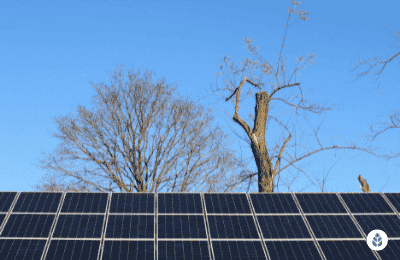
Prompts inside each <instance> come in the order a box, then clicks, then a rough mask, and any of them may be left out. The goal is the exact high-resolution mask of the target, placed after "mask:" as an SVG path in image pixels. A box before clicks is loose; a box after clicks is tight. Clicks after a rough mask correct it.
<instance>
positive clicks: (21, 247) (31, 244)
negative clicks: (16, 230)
mask: <svg viewBox="0 0 400 260" xmlns="http://www.w3.org/2000/svg"><path fill="white" fill-rule="evenodd" d="M45 245H46V240H44V239H4V238H0V256H2V258H1V259H2V260H11V259H13V260H14V259H17V258H16V257H17V256H19V258H18V259H27V256H29V257H30V259H32V260H41V257H42V254H43V251H44V248H45ZM14 252H16V254H13V253H14ZM5 256H7V257H5ZM21 257H22V258H21Z"/></svg>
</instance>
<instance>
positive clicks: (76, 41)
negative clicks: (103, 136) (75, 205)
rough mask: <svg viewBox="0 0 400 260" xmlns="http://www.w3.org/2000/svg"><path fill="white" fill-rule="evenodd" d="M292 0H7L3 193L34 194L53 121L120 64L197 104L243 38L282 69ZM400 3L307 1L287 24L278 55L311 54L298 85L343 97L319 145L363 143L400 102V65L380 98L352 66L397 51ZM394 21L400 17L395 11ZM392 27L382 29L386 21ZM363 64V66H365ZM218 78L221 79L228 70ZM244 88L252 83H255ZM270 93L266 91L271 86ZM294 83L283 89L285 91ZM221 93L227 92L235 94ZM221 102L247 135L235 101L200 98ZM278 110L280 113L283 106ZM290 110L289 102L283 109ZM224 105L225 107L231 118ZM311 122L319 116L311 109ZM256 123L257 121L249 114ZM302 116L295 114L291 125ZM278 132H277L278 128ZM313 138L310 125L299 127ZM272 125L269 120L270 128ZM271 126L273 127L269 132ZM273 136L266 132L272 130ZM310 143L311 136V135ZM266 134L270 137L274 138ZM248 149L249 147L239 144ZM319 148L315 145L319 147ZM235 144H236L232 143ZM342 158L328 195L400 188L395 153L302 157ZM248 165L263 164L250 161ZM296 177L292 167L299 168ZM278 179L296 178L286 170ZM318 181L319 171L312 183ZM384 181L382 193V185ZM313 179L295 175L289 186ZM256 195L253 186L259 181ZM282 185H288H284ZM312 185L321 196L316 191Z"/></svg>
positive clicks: (393, 147)
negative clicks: (363, 185) (303, 14)
mask: <svg viewBox="0 0 400 260" xmlns="http://www.w3.org/2000/svg"><path fill="white" fill-rule="evenodd" d="M289 6H290V1H289V0H287V1H248V0H246V1H244V0H243V1H64V2H62V3H61V2H60V1H57V2H49V1H43V2H41V1H29V2H28V1H18V2H16V1H5V2H2V7H1V9H0V35H1V36H0V90H1V91H0V97H1V98H0V100H1V102H0V122H1V123H0V147H1V149H0V191H33V190H34V189H33V187H32V186H34V185H36V184H38V183H39V182H40V180H41V179H42V177H43V176H45V172H44V171H43V170H41V169H38V168H37V167H36V166H35V163H38V162H39V160H40V159H44V156H43V155H42V154H41V152H45V153H52V152H53V150H54V149H55V148H56V147H57V144H58V143H59V140H58V139H56V138H54V137H52V136H51V135H50V131H53V132H57V128H56V125H55V123H54V122H53V120H52V118H54V117H57V116H65V115H68V114H69V113H72V114H73V115H76V112H75V111H74V108H76V107H77V106H78V105H84V106H86V107H88V108H92V107H93V104H92V103H91V100H92V97H93V95H94V94H95V91H94V89H93V88H92V87H91V85H90V84H89V81H91V82H93V83H100V82H103V81H105V82H106V83H108V82H110V75H109V72H113V71H114V70H115V66H116V65H119V64H122V62H124V64H125V65H126V67H125V68H126V69H125V71H126V70H127V69H131V68H132V67H133V69H134V70H135V71H136V70H137V69H141V71H142V72H144V71H145V70H146V69H148V70H153V71H154V72H155V73H156V79H158V78H161V77H163V76H166V80H167V83H168V84H173V83H176V84H177V93H179V94H180V95H181V96H189V97H190V98H191V99H192V100H194V101H198V100H200V98H202V97H204V96H205V95H207V94H208V93H210V92H209V91H210V86H211V84H212V83H215V78H214V77H213V75H214V74H216V73H218V72H219V70H218V68H217V67H218V65H219V64H220V60H221V59H222V58H223V56H224V55H228V56H230V57H232V60H234V61H236V62H237V63H239V62H240V61H242V59H243V58H246V57H249V58H252V56H251V55H250V54H247V51H246V50H245V49H244V44H243V43H242V41H243V38H244V37H248V38H253V40H254V45H256V46H258V47H259V53H260V55H261V56H262V57H263V58H265V59H266V60H268V61H269V62H270V63H271V64H273V65H274V66H276V60H277V59H278V56H279V51H280V47H281V44H282V39H283V35H284V30H285V25H286V20H287V16H288V13H287V11H286V9H287V8H289ZM399 7H400V2H399V1H398V0H391V1H381V2H379V3H378V2H365V1H360V0H358V1H351V2H349V1H343V0H339V1H331V2H327V1H315V0H314V1H306V0H305V1H303V2H302V4H301V5H300V6H299V7H298V8H297V10H301V9H304V10H306V11H307V12H309V13H310V15H309V16H308V17H309V18H310V20H309V21H307V22H304V21H296V22H294V20H291V22H292V24H293V25H292V26H291V27H290V28H289V29H288V34H287V38H286V45H285V48H284V51H283V55H284V56H285V57H286V58H288V66H289V67H288V69H289V73H290V72H291V71H292V68H293V66H294V65H295V57H300V56H301V55H302V54H307V53H309V54H311V53H312V52H315V53H316V54H317V56H318V58H317V59H315V62H316V65H313V66H312V65H308V66H307V67H306V68H304V69H302V70H301V71H300V73H301V76H300V77H298V78H297V80H298V82H300V83H301V85H302V88H303V90H305V91H306V90H310V89H312V93H307V95H306V99H307V100H309V101H311V102H317V103H319V104H324V103H325V104H327V105H336V107H337V108H338V109H339V110H340V111H334V112H328V113H327V114H326V118H325V120H324V122H323V124H322V128H321V130H320V138H321V142H322V144H323V145H324V146H328V145H330V144H331V140H332V137H335V136H338V137H337V138H336V139H335V141H336V142H337V144H339V145H345V144H346V143H345V142H346V141H347V142H353V141H354V142H356V143H357V144H359V145H364V144H365V142H366V141H367V139H365V138H362V137H361V136H360V135H365V134H368V133H369V126H370V125H371V124H372V123H374V122H380V121H383V120H384V118H383V117H382V116H388V115H390V114H391V113H392V112H393V111H395V110H396V109H398V108H399V101H400V88H399V87H398V85H399V83H400V73H398V72H399V69H400V63H399V62H398V61H394V62H392V63H390V64H389V65H388V66H387V68H386V69H385V71H384V72H383V74H382V77H381V86H380V90H381V94H380V93H379V91H378V90H377V84H376V83H374V80H375V79H376V76H367V77H364V78H362V79H361V80H358V81H355V82H354V83H351V81H352V80H354V79H355V78H356V76H357V73H359V72H361V70H357V71H355V72H352V73H351V72H350V70H351V69H352V68H353V65H356V64H357V63H358V55H360V57H361V58H362V59H368V58H370V57H373V56H374V55H380V56H381V57H382V58H386V57H388V56H389V55H391V54H393V53H394V52H395V51H396V50H395V49H394V48H393V46H394V44H395V43H396V42H395V39H396V38H395V37H394V33H395V32H396V31H395V30H391V29H389V28H387V27H386V26H389V27H399V26H400V24H399V19H398V10H399ZM396 17H397V18H396ZM385 25H386V26H385ZM365 68H366V67H362V68H361V69H365ZM219 84H221V85H222V84H223V82H222V78H221V79H220V81H219ZM248 87H249V86H246V88H248ZM268 90H269V88H268ZM290 93H291V92H290V90H288V93H287V94H288V95H289V94H290ZM220 94H224V95H225V97H227V96H228V93H226V92H225V93H220ZM216 101H219V103H218V105H216V106H215V107H214V108H213V109H214V111H215V121H214V125H216V124H217V123H218V124H219V125H220V126H222V127H223V129H224V130H225V132H226V133H227V134H229V135H230V136H231V140H234V138H235V135H234V134H233V132H232V130H231V129H230V128H229V126H230V127H231V128H232V129H234V130H235V131H236V132H238V133H241V134H244V132H243V129H241V128H240V127H239V126H238V125H236V123H234V122H233V121H232V119H231V117H232V115H233V112H234V107H233V106H232V104H231V103H230V102H224V101H223V100H221V98H220V97H218V96H209V97H206V98H203V99H201V100H200V101H199V102H200V104H202V105H204V106H207V105H209V104H211V103H214V102H216ZM254 104H255V102H254V97H250V96H249V97H247V99H246V100H245V101H244V102H243V106H242V108H241V110H240V115H241V116H242V118H246V117H247V115H248V114H249V112H252V111H254ZM282 108H285V109H287V107H285V106H280V108H279V109H277V111H275V115H276V114H279V113H281V109H282ZM286 112H287V113H288V114H290V110H287V111H286ZM225 113H228V114H227V115H225ZM310 119H312V120H313V119H315V120H313V121H311V122H312V125H313V126H314V127H316V126H318V125H319V123H320V122H321V120H322V119H323V117H310ZM247 123H248V124H249V125H250V126H251V127H252V126H253V122H251V121H247ZM293 123H295V121H292V123H291V124H293ZM275 129H279V128H275ZM304 130H305V131H306V133H308V134H312V131H311V129H310V128H307V127H306V126H304ZM271 132H274V128H271ZM271 132H267V135H268V134H271ZM272 135H273V133H272V134H271V136H272ZM398 137H399V131H398V130H393V131H391V132H388V133H386V134H384V135H382V136H381V137H380V138H379V139H378V140H377V141H375V142H374V143H373V147H377V148H380V150H379V151H381V152H386V153H390V152H391V151H393V152H399V147H400V145H399V144H400V140H399V138H398ZM310 138H311V139H310V140H312V141H313V142H314V140H315V139H312V136H310ZM272 140H273V139H272V138H271V137H267V142H268V141H270V143H273V142H272ZM237 143H238V144H240V145H241V146H242V148H243V149H244V152H245V154H244V155H245V157H249V156H251V149H250V148H249V147H247V146H246V144H245V143H244V142H243V141H237ZM312 147H314V148H317V146H316V143H314V146H312ZM232 148H233V149H236V150H237V151H238V152H240V149H239V146H232ZM339 158H341V159H340V160H339V161H338V162H337V163H336V164H335V165H334V167H333V168H332V170H331V171H330V173H329V175H328V180H327V183H326V186H325V190H326V191H328V192H360V191H361V189H360V185H359V183H358V180H357V176H358V175H359V174H361V175H362V176H363V177H364V178H366V179H367V180H368V182H369V184H370V188H371V190H372V191H373V192H379V191H382V192H399V191H400V188H399V187H400V175H399V173H400V166H399V159H397V160H394V161H391V162H389V163H386V162H385V161H384V160H382V159H379V158H376V157H373V156H371V155H368V154H363V153H360V152H353V151H345V152H339V153H338V156H337V157H336V158H335V157H334V153H333V152H332V151H328V152H322V153H320V154H319V155H316V156H313V157H311V158H310V160H308V161H307V162H308V163H310V166H309V167H306V168H304V170H305V171H306V172H307V173H308V174H309V175H310V176H313V173H314V174H315V176H317V177H318V178H320V179H321V178H322V173H323V171H324V170H325V172H326V171H327V170H328V169H329V168H330V167H331V165H332V164H333V163H334V162H335V161H336V160H337V159H339ZM250 167H252V168H253V169H254V171H255V170H256V166H255V163H254V162H253V163H252V164H250ZM293 173H296V172H294V171H293ZM282 178H289V179H290V173H289V172H286V173H284V174H283V176H282ZM313 180H315V179H313ZM385 183H387V184H386V186H385V187H384V188H383V189H382V187H383V186H384V185H385ZM309 184H310V182H309V181H308V180H307V178H306V177H305V176H304V175H303V174H300V175H299V177H298V179H296V181H295V182H294V184H293V185H292V186H291V189H292V190H293V191H295V192H296V191H300V189H302V188H305V187H307V186H308V185H309ZM250 191H251V192H256V191H257V186H255V185H254V186H253V187H252V189H251V190H250ZM279 191H280V192H287V191H288V189H287V188H285V187H284V186H282V185H281V184H280V186H279ZM304 191H305V192H319V191H320V189H318V188H317V187H310V188H308V189H306V190H304Z"/></svg>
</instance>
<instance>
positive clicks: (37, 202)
mask: <svg viewBox="0 0 400 260" xmlns="http://www.w3.org/2000/svg"><path fill="white" fill-rule="evenodd" d="M61 196H62V193H60V192H46V193H39V192H21V194H20V195H19V197H18V201H17V203H16V204H15V206H14V208H13V212H24V213H28V212H29V213H40V212H48V213H55V212H56V211H57V208H58V205H59V203H60V200H61Z"/></svg>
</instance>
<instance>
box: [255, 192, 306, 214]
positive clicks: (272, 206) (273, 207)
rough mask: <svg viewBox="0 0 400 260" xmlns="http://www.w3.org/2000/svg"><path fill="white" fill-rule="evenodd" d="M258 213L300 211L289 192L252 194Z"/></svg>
mask: <svg viewBox="0 0 400 260" xmlns="http://www.w3.org/2000/svg"><path fill="white" fill-rule="evenodd" d="M250 197H251V201H252V202H253V206H254V210H255V211H256V213H259V214H260V213H300V212H299V210H298V209H297V206H296V203H295V202H294V200H293V198H292V195H291V194H288V193H257V194H253V193H252V194H250Z"/></svg>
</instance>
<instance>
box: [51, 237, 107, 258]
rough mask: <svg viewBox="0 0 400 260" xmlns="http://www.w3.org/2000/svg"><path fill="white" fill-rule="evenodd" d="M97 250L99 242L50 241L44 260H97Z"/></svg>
mask: <svg viewBox="0 0 400 260" xmlns="http://www.w3.org/2000/svg"><path fill="white" fill-rule="evenodd" d="M99 249H100V241H99V240H97V241H93V240H52V241H51V244H50V246H49V250H48V252H47V257H46V258H48V259H60V260H64V259H88V260H97V255H98V252H99Z"/></svg>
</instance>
